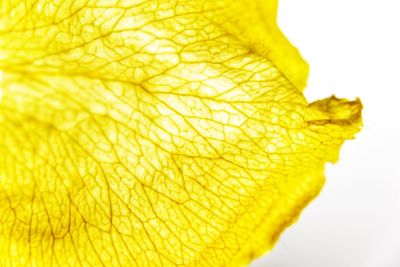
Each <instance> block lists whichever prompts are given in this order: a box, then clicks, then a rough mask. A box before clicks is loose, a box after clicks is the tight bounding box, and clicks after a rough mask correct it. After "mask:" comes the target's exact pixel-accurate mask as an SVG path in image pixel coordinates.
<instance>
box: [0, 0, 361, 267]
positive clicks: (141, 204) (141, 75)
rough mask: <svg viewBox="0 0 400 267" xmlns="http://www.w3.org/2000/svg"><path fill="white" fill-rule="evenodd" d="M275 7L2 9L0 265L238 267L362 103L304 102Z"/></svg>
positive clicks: (312, 176)
mask: <svg viewBox="0 0 400 267" xmlns="http://www.w3.org/2000/svg"><path fill="white" fill-rule="evenodd" d="M276 5H277V1H274V0H269V1H261V0H257V1H255V0H235V1H233V0H201V1H200V0H191V1H183V0H180V1H173V0H169V1H153V0H151V1H142V0H130V1H111V0H109V1H99V0H96V1H94V0H75V1H72V0H64V1H49V0H35V1H33V0H23V1H21V0H13V1H9V0H2V1H1V2H0V12H1V13H0V70H1V74H2V75H1V79H0V92H1V94H0V96H1V97H0V99H1V100H0V225H1V227H0V266H241V265H245V264H247V263H249V262H250V261H251V260H252V259H254V258H255V257H258V256H260V255H262V254H263V253H264V252H265V251H267V250H269V249H271V247H272V246H273V244H274V243H275V242H276V240H277V238H278V237H279V235H280V234H281V232H282V231H283V230H284V229H285V228H286V227H287V226H288V225H290V224H291V223H293V222H294V221H295V219H296V218H297V217H298V215H299V213H300V211H301V210H302V209H303V207H304V206H305V205H306V204H307V203H308V202H309V201H310V200H312V199H313V198H314V197H315V196H316V195H317V194H318V192H319V191H320V189H321V187H322V185H323V183H324V173H323V172H324V164H325V163H326V162H335V161H336V160H337V157H338V151H339V148H340V146H341V145H342V143H343V142H344V140H346V139H351V138H353V136H354V134H355V133H357V132H358V131H359V128H360V126H361V103H360V101H359V100H356V101H347V100H343V99H338V98H336V97H331V98H327V99H324V100H320V101H317V102H314V103H311V104H309V103H308V102H307V100H306V99H305V98H304V96H303V94H302V91H303V89H304V87H305V84H306V79H307V73H308V66H307V64H306V63H305V62H304V60H302V58H301V57H300V55H299V53H298V52H297V50H296V49H295V48H294V47H293V46H291V44H290V43H289V42H288V41H287V40H286V39H285V37H284V36H283V35H282V34H281V32H280V31H279V29H278V27H277V26H276V22H275V21H276Z"/></svg>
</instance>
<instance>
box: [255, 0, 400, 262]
mask: <svg viewBox="0 0 400 267" xmlns="http://www.w3.org/2000/svg"><path fill="white" fill-rule="evenodd" d="M278 21H279V25H280V27H281V29H282V31H283V32H284V33H285V35H286V36H287V37H288V38H289V39H290V40H291V41H292V43H293V44H294V45H295V46H296V47H297V48H299V50H300V51H301V53H302V55H303V56H304V58H305V59H306V60H307V61H308V62H309V64H310V67H311V72H310V77H309V82H308V87H307V89H306V93H305V94H306V97H307V98H308V100H309V101H314V100H316V99H318V98H324V97H327V96H330V95H331V94H333V93H334V94H335V95H336V96H338V97H345V98H349V99H354V98H355V97H357V96H358V97H360V98H361V100H362V102H363V105H364V110H363V117H364V125H365V126H364V128H363V130H362V132H361V133H360V134H358V135H357V137H356V139H355V140H352V141H348V142H346V144H345V145H344V146H343V148H342V151H341V157H340V161H339V162H338V163H337V164H336V165H327V182H326V184H325V187H324V189H323V190H322V192H321V194H320V196H319V197H318V198H316V199H315V200H314V201H313V202H312V203H311V204H310V205H309V206H308V207H307V208H306V209H305V211H304V212H303V213H302V215H301V217H300V219H299V221H298V222H297V223H296V224H295V225H293V226H291V227H290V228H289V229H288V230H287V231H285V232H284V234H283V235H282V236H281V238H280V241H279V242H278V244H277V245H276V247H275V248H274V249H273V250H272V252H271V253H270V254H267V255H266V256H265V257H264V258H262V259H259V260H257V261H255V262H254V263H253V264H252V265H251V266H252V267H261V266H268V267H399V266H400V1H399V0H380V1H377V0H374V1H372V0H280V5H279V18H278Z"/></svg>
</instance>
